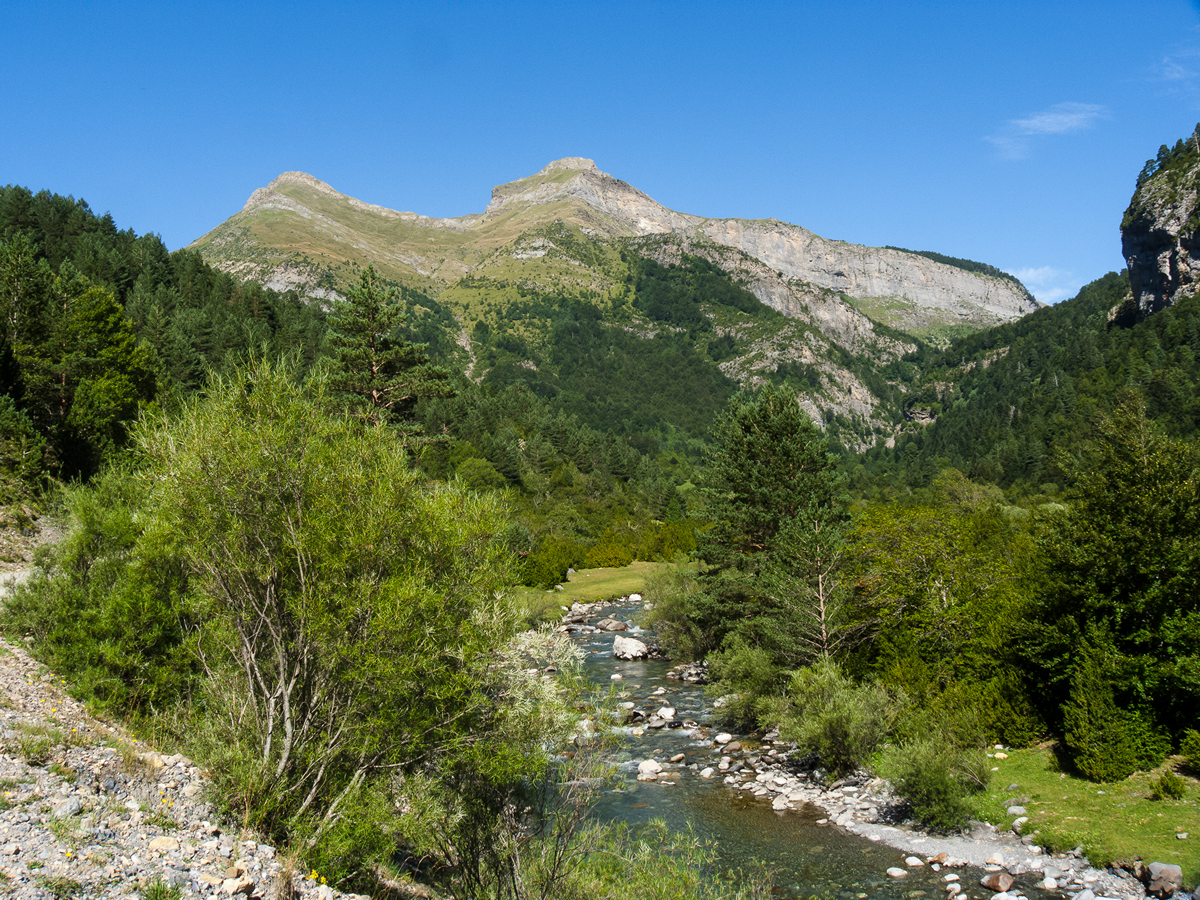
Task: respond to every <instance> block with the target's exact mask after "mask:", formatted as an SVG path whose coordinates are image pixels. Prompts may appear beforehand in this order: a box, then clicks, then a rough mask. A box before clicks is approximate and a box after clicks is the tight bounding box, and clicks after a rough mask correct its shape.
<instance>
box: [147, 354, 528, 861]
mask: <svg viewBox="0 0 1200 900" xmlns="http://www.w3.org/2000/svg"><path fill="white" fill-rule="evenodd" d="M206 393H207V396H206V397H205V398H204V399H201V400H196V401H193V402H191V403H189V404H188V405H187V406H186V407H185V408H184V409H183V411H182V413H181V415H180V416H179V417H178V419H175V420H163V421H160V422H158V423H156V424H154V425H153V426H151V427H147V428H146V429H145V430H144V431H142V432H141V433H140V435H139V448H140V451H141V456H142V458H143V459H144V460H145V462H146V470H145V474H144V476H143V478H144V481H143V483H144V485H145V492H146V495H147V497H148V503H149V506H150V509H151V510H152V513H153V515H154V516H155V517H158V518H160V519H162V520H163V521H164V523H165V525H166V526H167V527H169V528H170V530H171V531H172V533H173V534H175V535H177V537H178V541H179V546H180V547H181V548H182V552H183V558H184V560H185V564H186V567H187V570H188V571H189V572H190V573H191V577H192V579H193V580H194V583H195V585H196V587H197V589H198V590H199V591H201V592H202V595H203V596H204V597H205V598H206V603H207V604H208V618H209V625H208V626H207V632H208V635H209V639H210V642H211V643H210V645H209V647H210V649H209V650H208V652H207V654H206V656H205V657H204V660H203V661H204V663H205V668H206V672H207V675H208V677H209V686H208V689H207V704H208V705H209V707H210V710H211V711H212V713H211V715H210V716H209V718H208V719H207V722H208V723H209V727H210V733H211V734H212V736H213V742H212V744H211V745H210V746H209V747H208V750H207V752H208V754H210V755H212V756H215V757H216V758H217V759H218V760H223V764H221V765H218V766H215V768H217V769H218V770H219V771H221V772H223V773H224V782H223V783H222V787H223V789H224V790H223V793H224V795H225V796H226V797H227V798H228V802H229V805H230V806H231V807H233V808H234V809H236V810H238V811H239V813H240V814H241V815H242V816H243V817H247V818H248V819H249V820H251V821H255V822H256V823H257V824H259V825H261V826H263V827H266V828H268V829H270V830H274V831H277V832H278V831H291V832H292V833H296V832H297V831H299V832H300V833H304V832H305V831H307V832H309V833H310V834H311V835H312V839H313V841H314V843H319V841H320V840H321V839H322V836H323V835H325V834H327V833H328V832H330V830H331V829H337V828H340V827H342V825H343V823H346V827H351V825H352V823H350V822H349V820H347V819H345V818H344V817H345V816H347V815H349V816H350V818H351V819H353V818H354V813H353V812H352V811H353V810H355V809H357V808H358V804H359V803H360V802H366V801H365V800H363V798H364V796H365V795H364V794H363V793H362V790H363V788H364V785H365V784H367V783H368V782H371V781H372V780H373V779H379V778H381V777H383V776H385V775H386V774H387V773H389V772H394V771H397V770H401V769H405V768H407V767H414V766H416V765H417V764H418V762H420V761H426V762H429V761H432V760H436V759H439V758H441V757H444V756H447V755H450V756H453V754H455V753H460V752H462V751H463V749H464V748H468V747H471V746H474V745H477V744H479V743H480V742H481V741H483V740H484V738H485V737H486V736H487V735H491V734H495V733H496V732H494V731H493V729H494V728H495V727H496V723H497V719H498V716H500V711H498V708H497V704H496V694H495V693H494V692H493V691H492V689H491V687H489V683H488V679H489V678H490V676H489V675H488V672H489V671H490V670H489V669H488V667H489V666H490V665H491V664H492V662H493V654H494V653H495V651H496V650H497V648H498V647H499V646H500V645H501V644H503V642H504V641H505V640H506V639H507V638H508V636H509V634H510V633H511V629H512V627H513V623H514V619H513V617H512V616H510V615H509V614H507V613H506V612H505V611H504V608H503V607H502V605H501V604H500V603H499V602H498V600H497V599H496V597H497V592H498V591H499V590H500V589H501V588H502V587H503V586H504V585H506V584H507V583H508V581H509V578H510V568H509V564H508V560H509V557H508V554H507V550H506V548H505V547H504V546H503V544H502V542H500V541H499V540H497V535H499V534H500V533H501V532H502V531H503V529H504V527H505V515H504V509H503V507H502V505H501V504H500V503H499V502H498V501H497V500H496V499H494V495H490V494H489V495H481V496H474V495H470V494H468V493H467V492H465V491H463V490H461V489H458V488H455V487H453V486H429V485H427V484H425V483H424V482H423V481H422V479H421V478H420V477H419V476H418V475H417V474H416V473H415V472H413V471H412V469H411V467H410V466H409V465H408V463H407V460H406V458H405V454H404V452H403V450H402V449H401V448H400V447H399V445H397V443H396V442H395V441H394V440H392V439H391V437H390V436H389V435H388V434H387V433H386V432H384V431H383V430H381V429H375V428H364V427H363V426H362V424H360V423H358V422H355V421H353V420H347V419H345V418H342V417H338V416H333V415H331V414H330V413H331V410H332V408H333V407H332V403H331V401H330V399H329V396H328V389H327V387H326V385H325V384H324V383H323V381H322V380H320V379H313V380H310V381H308V382H307V383H306V384H304V385H299V384H297V383H296V381H295V372H294V368H291V367H288V366H282V365H272V364H268V363H260V364H258V365H257V366H256V367H255V368H254V369H252V370H249V371H246V372H244V373H239V374H237V375H236V376H232V377H229V378H222V379H214V380H213V382H212V383H211V385H210V388H209V390H208V391H207V392H206ZM346 498H353V503H349V504H347V503H346V502H345V501H346ZM509 727H511V726H509ZM514 752H515V751H514ZM516 756H517V757H519V758H524V757H522V756H521V754H520V753H517V754H516ZM508 764H509V765H510V766H511V765H516V764H517V760H516V759H510V760H509V761H508Z"/></svg>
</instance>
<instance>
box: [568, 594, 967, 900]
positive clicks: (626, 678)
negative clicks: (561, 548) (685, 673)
mask: <svg viewBox="0 0 1200 900" xmlns="http://www.w3.org/2000/svg"><path fill="white" fill-rule="evenodd" d="M637 611H638V607H637V606H636V605H634V604H630V603H627V602H626V603H618V604H616V605H613V606H611V607H608V608H606V609H604V610H602V611H601V613H600V614H599V615H598V616H596V617H595V618H593V619H592V621H593V622H595V621H597V620H598V619H599V618H603V617H604V616H612V617H613V618H615V619H620V620H622V621H625V622H631V621H632V619H633V617H634V615H635V614H636V613H637ZM614 636H615V635H613V634H611V633H598V634H576V635H573V638H574V640H575V641H576V642H577V643H578V644H579V645H580V646H581V647H582V648H583V649H584V650H585V651H586V654H587V657H586V659H585V662H584V665H585V668H586V670H587V672H588V674H589V676H590V678H591V679H592V680H593V681H594V682H595V683H596V684H597V685H598V686H600V687H602V688H603V689H607V687H608V686H609V685H610V684H612V683H613V682H612V676H613V675H620V676H621V680H620V681H618V682H616V683H615V688H616V689H617V690H620V691H625V692H628V694H629V697H628V700H631V701H634V702H636V703H637V705H638V708H639V709H648V708H653V707H654V706H657V705H658V698H651V694H653V693H654V692H655V691H656V690H658V689H659V688H660V687H662V688H666V694H664V695H662V697H663V698H664V699H666V700H668V701H669V702H670V705H671V706H673V707H675V709H676V721H679V720H684V719H692V720H695V721H696V722H698V723H700V726H701V727H700V728H697V729H694V730H693V729H688V728H686V727H685V728H674V729H669V728H663V729H661V730H646V731H645V734H644V735H642V736H635V735H633V734H631V733H630V732H631V731H632V730H633V729H632V728H625V729H623V730H624V731H625V739H624V749H623V750H622V751H621V753H620V754H619V756H618V762H619V764H620V773H621V775H622V776H623V777H624V784H623V785H620V786H619V787H618V788H617V789H616V790H613V791H608V792H606V793H605V794H604V795H603V796H602V798H601V800H600V802H599V804H598V806H597V808H596V812H595V815H596V816H597V817H598V818H601V819H604V820H610V821H611V820H622V821H626V822H629V823H631V824H638V823H643V822H647V821H649V820H651V819H663V820H665V821H666V823H667V824H668V825H669V826H670V827H671V828H672V830H680V831H682V830H685V829H686V828H687V827H688V825H691V827H692V829H693V831H694V832H695V834H696V835H697V836H698V837H700V838H702V839H704V840H708V841H712V842H714V843H715V844H716V846H717V847H718V849H719V854H720V858H721V861H722V862H723V863H724V864H726V865H728V866H732V867H738V866H744V865H746V864H747V863H749V862H751V861H754V860H757V861H761V862H763V863H765V864H766V866H767V867H768V868H769V869H770V870H772V871H773V872H774V873H775V876H774V883H775V885H776V888H775V895H776V896H780V897H809V896H812V895H813V894H820V895H824V896H833V897H840V898H847V900H851V898H853V900H862V898H867V897H871V898H875V897H879V898H897V900H899V898H917V897H929V898H931V900H940V898H944V897H945V896H946V894H945V882H944V881H943V880H942V876H944V875H945V874H946V872H947V871H950V870H946V869H943V870H942V871H941V872H940V873H938V872H933V871H932V870H931V869H929V868H928V867H926V868H924V869H916V870H913V871H912V872H910V873H909V875H908V876H907V877H906V878H904V879H901V880H894V879H892V878H890V877H889V876H888V875H887V873H886V870H887V868H888V867H889V866H901V867H903V866H904V862H903V859H904V856H905V854H904V853H902V852H901V851H899V850H896V849H893V848H891V847H887V846H884V845H881V844H877V843H874V842H872V841H869V840H867V839H866V838H864V837H860V836H858V835H854V834H849V833H847V832H846V831H844V830H842V829H840V828H836V827H834V826H832V825H817V824H816V821H817V820H818V819H821V818H824V815H825V814H824V811H823V810H820V809H818V808H816V807H813V806H809V805H806V806H804V807H803V808H802V809H800V810H798V811H784V812H776V811H774V810H772V809H771V804H770V801H769V800H760V799H758V798H755V797H753V796H751V795H749V793H748V792H744V791H739V790H737V789H736V788H735V787H733V786H731V785H726V784H724V782H723V781H722V780H721V778H722V777H723V776H724V774H725V773H723V772H722V773H718V775H715V776H714V777H713V778H712V779H703V778H700V777H699V775H698V774H696V773H695V772H692V771H689V770H687V769H683V768H680V767H676V766H666V769H665V771H664V772H663V773H662V774H661V775H660V776H659V778H660V781H659V782H639V781H638V780H637V764H638V763H639V762H641V761H642V760H645V759H650V758H652V757H653V758H655V759H657V760H658V761H659V762H662V763H664V764H665V763H666V762H667V760H668V759H670V758H671V757H672V756H674V755H676V754H678V753H685V754H686V755H687V756H686V759H685V760H684V762H683V763H681V764H680V766H682V765H686V764H690V763H699V764H700V767H701V768H703V767H704V766H706V765H711V766H713V767H715V766H716V764H717V762H718V761H719V759H720V756H721V754H720V752H719V751H717V750H715V749H714V748H713V740H712V739H713V736H714V735H715V734H716V733H717V731H718V730H719V729H715V728H713V727H711V725H712V722H713V711H712V707H711V704H710V702H709V701H708V698H706V697H705V695H704V688H703V687H700V686H697V685H691V684H686V683H684V682H681V681H676V680H674V679H669V678H666V677H665V676H666V672H667V671H668V669H670V668H671V665H670V663H668V662H666V661H664V660H639V661H626V660H620V659H616V658H614V657H613V655H612V645H613V638H614ZM629 636H631V637H640V638H641V639H643V640H645V639H646V635H645V634H636V633H634V634H630V635H629ZM647 701H649V702H648V703H647ZM663 782H674V783H673V784H668V783H663ZM954 871H957V872H958V874H959V875H960V876H961V877H962V882H963V886H964V887H965V888H967V891H965V892H964V893H972V894H974V895H975V896H977V897H978V896H980V891H979V889H978V887H977V886H978V884H979V877H980V875H981V874H982V873H981V872H979V871H977V870H974V869H966V868H964V869H957V870H954ZM973 887H974V888H976V890H974V891H972V890H971V888H973ZM987 895H988V896H990V893H988V894H987Z"/></svg>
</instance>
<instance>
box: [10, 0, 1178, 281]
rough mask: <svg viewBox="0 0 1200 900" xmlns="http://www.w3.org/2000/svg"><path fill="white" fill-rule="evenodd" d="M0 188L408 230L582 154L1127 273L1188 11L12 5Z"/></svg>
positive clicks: (168, 221) (196, 231)
mask: <svg viewBox="0 0 1200 900" xmlns="http://www.w3.org/2000/svg"><path fill="white" fill-rule="evenodd" d="M0 27H2V29H3V33H4V34H5V42H4V43H5V52H4V53H3V54H0V83H2V84H3V85H4V90H3V94H2V97H3V99H0V183H11V184H21V185H25V186H27V187H29V188H31V189H33V190H40V189H43V188H44V189H48V190H51V191H54V192H58V193H62V194H73V195H74V196H76V197H82V198H84V199H86V200H87V201H88V202H89V204H90V205H91V207H92V208H93V209H94V210H96V211H97V212H104V211H108V212H111V213H112V215H113V217H114V218H115V219H116V221H117V223H118V225H120V226H121V227H131V228H133V229H134V230H135V231H137V232H139V233H142V232H146V231H155V232H158V233H159V234H161V235H162V237H163V239H164V240H165V241H166V243H167V245H168V246H169V247H170V248H172V249H176V248H178V247H181V246H184V245H186V244H187V243H188V242H189V241H191V240H193V239H194V238H196V237H198V236H200V235H201V234H203V233H204V232H205V231H207V230H209V229H210V228H212V227H213V226H215V225H217V224H218V223H220V222H221V221H223V220H224V219H226V218H227V217H229V216H230V215H232V214H233V213H235V212H237V211H238V210H239V209H240V208H241V207H242V204H243V203H244V202H245V201H246V198H247V197H248V196H249V195H250V193H251V192H252V191H253V190H254V189H255V188H257V187H261V186H262V185H265V184H267V183H268V182H269V181H270V180H271V179H272V178H273V177H275V176H276V175H278V174H279V173H280V172H284V171H288V170H297V169H298V170H301V171H305V172H309V173H310V174H312V175H315V176H316V177H318V178H321V179H322V180H324V181H327V182H329V183H330V184H332V185H333V186H334V187H335V188H337V189H338V190H340V191H342V192H344V193H347V194H350V195H352V196H356V197H358V198H360V199H362V200H365V201H367V202H370V203H377V204H380V205H383V206H388V207H391V208H395V209H403V210H412V211H414V212H419V213H423V214H425V215H433V216H450V215H461V214H464V213H469V212H480V211H482V210H483V209H484V207H485V206H486V205H487V202H488V197H489V191H490V189H491V187H492V186H493V185H496V184H500V183H503V182H506V181H511V180H513V179H516V178H519V177H522V176H525V175H528V174H531V173H533V172H535V171H537V170H538V169H540V168H541V167H542V166H543V165H545V164H546V163H547V162H549V161H550V160H552V159H557V158H559V157H563V156H587V157H591V158H593V159H595V160H596V163H597V164H598V165H599V166H600V168H601V169H603V170H604V171H606V172H609V173H611V174H613V175H615V176H616V177H618V178H621V179H623V180H625V181H628V182H630V183H631V184H633V185H635V186H636V187H638V188H641V189H642V190H644V191H646V193H648V194H649V195H650V196H652V197H654V198H655V199H656V200H658V201H659V202H661V203H664V204H665V205H667V206H669V207H671V208H673V209H677V210H681V211H684V212H689V213H695V214H698V215H706V216H741V217H747V218H758V217H763V218H765V217H775V218H779V219H783V220H785V221H789V222H794V223H796V224H798V225H803V226H804V227H806V228H810V229H812V230H813V231H815V232H817V233H818V234H820V235H823V236H825V237H829V238H837V239H842V240H847V241H853V242H856V243H864V244H872V245H884V244H892V245H897V246H902V247H908V248H910V249H917V250H936V251H938V252H941V253H947V254H950V255H952V256H961V257H967V258H970V259H976V260H981V261H983V262H988V263H991V264H992V265H996V266H999V267H1001V268H1003V269H1006V270H1009V271H1012V272H1015V273H1017V274H1018V275H1020V276H1021V277H1022V278H1023V280H1025V282H1026V284H1027V285H1028V286H1029V287H1030V289H1031V290H1033V292H1034V293H1035V295H1036V296H1038V298H1039V299H1041V300H1043V301H1047V302H1054V301H1057V300H1060V299H1062V298H1064V297H1067V296H1071V295H1072V294H1074V293H1075V291H1076V290H1078V288H1079V287H1080V286H1081V285H1083V284H1085V283H1087V282H1088V281H1091V280H1092V279H1094V278H1097V277H1099V276H1101V275H1103V274H1104V273H1105V272H1107V271H1110V270H1112V269H1119V268H1121V267H1122V265H1123V261H1122V259H1121V247H1120V235H1119V230H1118V226H1119V223H1120V219H1121V215H1122V213H1123V211H1124V209H1125V207H1126V205H1127V204H1128V202H1129V197H1130V194H1131V193H1132V191H1133V185H1134V180H1135V179H1136V177H1137V174H1138V172H1139V171H1140V169H1141V167H1142V165H1143V164H1144V162H1145V160H1146V159H1147V158H1149V157H1152V156H1154V155H1155V153H1156V152H1157V150H1158V147H1159V145H1160V144H1162V143H1174V141H1175V140H1176V139H1177V138H1179V137H1183V136H1186V135H1188V134H1190V133H1191V131H1192V129H1193V128H1194V127H1195V125H1196V123H1197V121H1200V13H1198V11H1197V6H1196V4H1195V3H1187V2H1177V0H1140V2H1138V3H1136V4H1135V3H1130V2H1128V0H1120V2H1106V0H1099V2H1090V3H1084V2H1078V3H1076V2H1070V3H1054V4H1046V3H1028V4H1026V3H1003V4H989V3H962V2H954V3H934V2H928V3H919V2H913V3H882V2H880V3H865V2H863V3H834V2H828V0H827V2H823V3H800V2H797V3H754V2H742V3H706V2H702V0H691V2H680V3H657V2H652V0H642V2H637V3H594V4H585V3H524V4H517V3H513V4H505V5H502V4H498V3H438V2H431V0H427V2H423V3H412V4H409V3H399V2H397V3H340V4H306V3H303V2H294V3H289V4H266V3H263V4H236V5H235V4H225V3H220V2H216V3H203V4H201V3H188V4H173V3H169V2H161V3H153V4H151V3H147V4H122V3H103V4H101V3H70V4H67V3H53V2H44V3H38V4H31V3H16V2H7V0H0Z"/></svg>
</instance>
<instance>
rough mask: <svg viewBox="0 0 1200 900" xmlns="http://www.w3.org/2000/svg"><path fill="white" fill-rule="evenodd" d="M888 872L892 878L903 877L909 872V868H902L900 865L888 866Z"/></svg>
mask: <svg viewBox="0 0 1200 900" xmlns="http://www.w3.org/2000/svg"><path fill="white" fill-rule="evenodd" d="M887 873H888V875H890V876H891V877H892V878H903V877H904V876H906V875H907V874H908V870H907V869H901V868H900V867H899V866H891V867H889V868H888V870H887Z"/></svg>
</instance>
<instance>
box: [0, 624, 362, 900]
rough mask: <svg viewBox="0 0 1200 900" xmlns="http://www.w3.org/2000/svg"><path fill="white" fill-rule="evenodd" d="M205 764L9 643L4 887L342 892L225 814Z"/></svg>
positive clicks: (228, 893) (229, 893)
mask: <svg viewBox="0 0 1200 900" xmlns="http://www.w3.org/2000/svg"><path fill="white" fill-rule="evenodd" d="M209 796H210V787H209V784H208V782H207V780H206V779H205V776H204V772H202V771H201V770H200V769H199V768H198V767H197V766H195V765H194V764H193V763H192V761H191V760H189V759H187V758H186V757H183V756H179V755H175V756H164V755H163V754H161V753H158V752H156V751H154V750H153V749H151V748H149V747H145V746H144V745H143V744H142V743H141V742H139V741H137V740H136V739H135V738H134V737H133V736H132V735H130V734H129V733H128V732H126V731H125V730H123V729H122V728H120V727H119V726H116V725H112V724H107V723H105V722H101V721H99V720H97V719H95V718H94V717H92V716H91V715H89V714H88V712H87V711H86V710H85V709H84V708H83V706H81V705H80V704H79V703H77V702H75V701H74V700H72V699H71V698H70V697H68V696H67V695H66V693H65V691H64V690H63V687H62V682H61V681H60V680H59V679H57V678H56V677H55V676H54V674H53V673H51V672H48V671H47V670H46V669H45V667H44V666H42V665H41V664H39V663H38V662H36V661H35V660H33V659H32V658H31V657H30V656H29V655H28V653H27V652H26V651H25V649H24V648H23V647H20V646H15V645H13V644H12V643H9V642H6V641H3V640H0V896H4V897H11V898H14V900H35V898H36V900H62V898H65V897H78V898H81V900H82V898H125V897H142V896H144V895H145V894H146V893H147V892H149V891H150V889H151V888H152V886H154V885H155V884H159V883H161V884H162V885H165V886H168V887H172V888H177V889H178V892H179V896H180V897H181V898H216V897H225V898H229V897H244V898H245V897H264V898H266V897H288V898H295V900H334V898H335V897H342V896H353V895H342V894H340V893H339V892H337V891H334V890H332V889H331V888H330V887H329V886H328V885H324V884H322V883H321V878H320V874H319V873H318V874H317V875H316V876H315V877H314V876H313V873H311V872H302V871H293V868H292V866H291V864H290V862H289V861H288V860H286V859H281V858H280V854H279V853H277V852H276V850H275V848H273V847H271V846H270V845H268V844H266V843H263V842H262V839H261V838H260V837H258V836H257V835H255V834H253V833H252V832H248V831H244V830H241V829H238V828H236V827H232V826H229V825H228V824H226V823H223V822H221V820H220V818H219V817H218V815H217V814H216V812H215V811H214V810H213V808H212V806H211V805H210V804H209V802H208V799H207V798H208V797H209Z"/></svg>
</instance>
